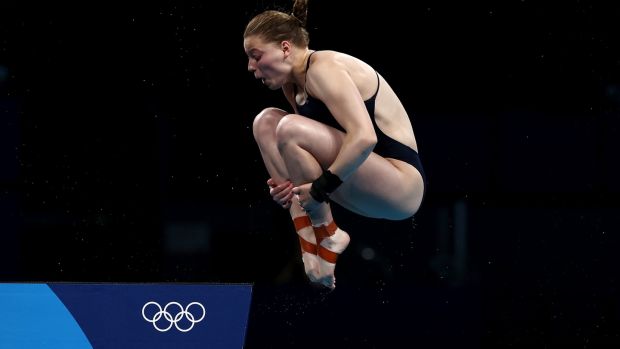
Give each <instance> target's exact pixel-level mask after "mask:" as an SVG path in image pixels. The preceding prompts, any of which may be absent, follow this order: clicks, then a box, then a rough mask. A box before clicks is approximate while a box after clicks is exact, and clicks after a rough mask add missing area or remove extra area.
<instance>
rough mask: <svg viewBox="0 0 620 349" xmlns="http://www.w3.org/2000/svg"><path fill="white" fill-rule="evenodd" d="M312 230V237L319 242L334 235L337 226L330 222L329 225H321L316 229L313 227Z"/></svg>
mask: <svg viewBox="0 0 620 349" xmlns="http://www.w3.org/2000/svg"><path fill="white" fill-rule="evenodd" d="M312 228H313V229H314V235H315V236H316V238H317V239H319V240H323V239H325V238H326V237H330V236H332V235H334V233H335V232H336V229H338V226H337V225H336V223H335V222H334V221H331V223H329V224H328V225H321V226H318V227H314V226H313V227H312Z"/></svg>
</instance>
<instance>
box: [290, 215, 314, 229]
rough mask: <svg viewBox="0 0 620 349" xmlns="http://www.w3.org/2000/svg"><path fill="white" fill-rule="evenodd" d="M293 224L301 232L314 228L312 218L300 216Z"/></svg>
mask: <svg viewBox="0 0 620 349" xmlns="http://www.w3.org/2000/svg"><path fill="white" fill-rule="evenodd" d="M293 224H295V230H296V231H300V230H302V229H303V228H305V227H311V226H312V222H311V221H310V218H308V216H299V217H295V218H293Z"/></svg>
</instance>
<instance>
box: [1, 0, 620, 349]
mask: <svg viewBox="0 0 620 349" xmlns="http://www.w3.org/2000/svg"><path fill="white" fill-rule="evenodd" d="M267 8H285V9H287V10H288V9H290V3H289V2H287V1H256V0H255V1H237V2H229V3H227V4H224V3H214V2H205V1H189V0H188V1H158V2H143V3H137V2H133V3H121V2H119V3H114V2H100V3H97V4H93V3H91V2H82V3H80V4H77V5H76V4H64V3H60V4H59V3H56V2H53V3H47V4H43V3H38V2H23V1H17V0H9V1H3V2H2V3H0V115H1V118H0V232H1V234H0V280H2V281H96V282H144V281H157V282H233V283H236V282H243V283H246V282H248V283H253V284H254V294H253V299H252V308H251V312H250V318H249V325H248V332H247V340H246V348H272V347H273V348H302V347H316V346H317V345H318V346H320V347H332V346H333V347H339V348H391V347H394V346H396V343H401V344H400V345H399V346H400V347H403V346H404V347H446V346H448V345H451V346H452V345H458V346H459V347H489V348H506V347H527V348H558V347H562V348H567V347H575V348H602V347H607V348H609V347H617V346H618V345H619V344H620V298H619V292H618V291H619V282H620V278H619V277H618V275H619V274H618V271H617V269H618V265H620V264H619V263H618V262H619V259H620V258H618V254H619V253H618V248H619V247H620V244H618V240H619V238H618V233H619V229H618V226H619V224H620V221H619V219H620V218H619V217H620V210H619V207H620V206H619V204H618V199H619V198H620V181H619V177H620V166H619V165H618V164H617V162H618V155H617V152H618V150H620V141H619V140H618V136H619V132H618V131H619V127H620V54H618V51H619V50H618V48H619V47H618V46H619V42H620V31H619V30H617V21H618V18H619V16H620V11H618V9H617V8H615V7H613V6H611V5H604V4H603V3H594V2H588V1H575V0H573V1H564V2H558V3H555V4H551V3H550V2H539V1H530V0H525V1H522V0H516V1H503V2H501V4H496V3H495V2H492V1H487V2H476V3H475V4H472V3H471V2H463V3H462V4H454V3H451V2H445V1H418V2H415V3H407V2H396V1H395V2H381V3H377V4H376V5H372V6H371V5H361V4H360V3H359V2H358V1H338V2H332V1H330V2H327V1H311V2H310V12H309V19H308V28H309V31H310V34H311V48H313V49H334V50H338V51H344V52H347V53H350V54H352V55H354V56H357V57H358V58H361V59H363V60H365V61H366V62H368V63H370V64H371V65H373V67H375V68H376V69H377V70H378V71H379V72H380V73H381V74H382V75H383V76H384V77H385V78H386V79H387V80H388V81H389V82H390V84H391V85H392V87H393V88H394V89H395V90H396V91H397V93H398V94H399V95H400V96H401V98H402V102H403V104H404V105H405V106H406V107H407V109H408V110H409V112H410V115H411V118H412V122H413V125H414V130H415V132H416V136H417V140H418V145H419V150H420V155H421V157H422V161H423V163H424V166H425V169H426V172H427V176H428V180H429V186H428V188H427V190H428V191H427V196H426V199H425V202H424V204H423V206H422V208H421V209H420V211H419V212H418V214H417V215H416V216H415V218H414V219H413V220H405V221H397V222H389V221H382V220H371V219H368V218H363V217H357V216H354V215H352V214H350V213H348V212H347V211H345V210H343V209H341V208H340V207H338V206H335V207H334V211H335V217H336V220H337V221H338V222H339V224H340V225H341V226H342V227H343V228H344V229H345V230H347V231H348V232H349V233H350V235H351V237H352V243H351V245H350V246H349V248H348V249H347V251H346V252H345V253H344V254H343V256H342V257H341V259H340V261H339V263H338V268H337V270H336V274H337V279H338V283H337V284H338V287H337V288H336V290H335V291H334V292H332V293H331V294H325V293H324V292H320V291H318V290H316V289H314V288H312V287H310V286H308V284H307V283H306V280H305V275H304V274H303V265H302V264H301V259H300V255H299V247H298V246H299V245H298V243H297V240H296V236H295V234H294V230H293V226H292V223H291V221H290V219H289V218H288V217H287V213H286V212H285V211H283V210H281V209H279V208H278V207H277V206H276V205H275V204H274V203H273V202H272V201H271V198H270V196H269V194H268V190H267V186H266V184H265V181H266V180H267V178H268V175H267V172H266V171H265V169H264V167H263V165H262V162H261V159H260V154H259V152H258V150H257V148H256V146H255V143H254V140H253V137H252V131H251V124H252V119H253V117H254V115H256V114H257V113H258V112H259V111H260V110H261V109H262V108H265V107H268V106H273V105H275V106H280V107H284V108H288V106H287V105H286V102H285V100H284V98H283V97H282V95H281V93H279V92H274V91H269V90H267V89H265V88H264V87H262V86H261V85H260V84H259V83H258V82H257V81H255V80H254V79H253V77H252V76H251V74H249V73H247V71H246V63H247V61H246V57H245V54H244V52H243V47H242V40H243V39H242V33H243V28H244V26H245V24H246V23H247V21H248V20H249V19H250V18H251V17H252V16H253V15H254V14H256V13H258V12H259V11H260V10H263V9H267Z"/></svg>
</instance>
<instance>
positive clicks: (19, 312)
mask: <svg viewBox="0 0 620 349" xmlns="http://www.w3.org/2000/svg"><path fill="white" fill-rule="evenodd" d="M251 293H252V287H251V285H248V284H94V283H45V284H43V283H32V284H15V283H5V284H2V283H0V348H95V349H98V348H149V349H154V348H226V349H228V348H243V345H244V340H245V334H246V329H247V320H248V315H249V310H250V302H251Z"/></svg>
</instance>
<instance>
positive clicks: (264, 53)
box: [243, 36, 290, 90]
mask: <svg viewBox="0 0 620 349" xmlns="http://www.w3.org/2000/svg"><path fill="white" fill-rule="evenodd" d="M243 48H244V50H245V53H246V54H247V55H248V71H249V72H251V73H253V74H254V77H255V78H257V79H261V81H262V82H263V84H264V85H265V86H267V87H269V88H270V89H272V90H277V89H279V88H281V87H282V85H284V83H285V82H286V76H287V75H288V73H289V72H290V67H289V65H288V64H286V62H285V60H286V56H287V55H286V54H285V50H283V49H282V45H280V44H277V43H274V42H270V43H266V42H264V41H263V40H262V39H261V38H259V37H258V36H249V37H247V38H245V39H244V40H243Z"/></svg>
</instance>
